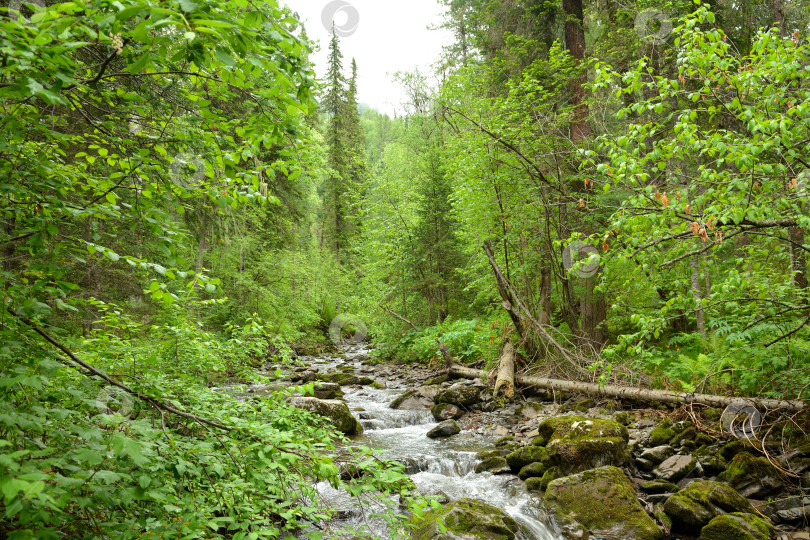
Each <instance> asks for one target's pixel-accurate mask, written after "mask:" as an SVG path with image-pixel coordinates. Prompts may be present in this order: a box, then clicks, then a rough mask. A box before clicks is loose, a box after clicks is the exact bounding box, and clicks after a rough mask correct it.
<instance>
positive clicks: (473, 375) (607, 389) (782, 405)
mask: <svg viewBox="0 0 810 540" xmlns="http://www.w3.org/2000/svg"><path fill="white" fill-rule="evenodd" d="M450 374H451V375H455V376H457V377H465V378H468V379H478V378H482V379H486V378H487V377H488V376H489V373H487V372H486V371H483V370H479V369H471V368H468V367H464V366H459V365H453V366H451V368H450ZM515 382H516V383H517V384H519V385H522V386H533V387H536V388H544V389H546V390H555V391H561V392H578V393H582V394H590V395H594V396H601V397H610V398H618V399H630V400H636V401H647V402H659V403H697V404H699V405H707V406H709V407H727V406H728V405H731V404H733V403H740V402H746V403H750V404H752V405H754V406H755V407H757V408H758V409H759V410H760V411H768V410H783V411H787V412H799V411H803V410H804V409H805V405H804V402H803V401H788V400H783V399H768V398H747V397H726V396H715V395H711V394H687V393H684V392H673V391H671V390H649V389H645V388H632V387H629V386H616V385H612V384H606V385H605V386H599V385H598V384H594V383H586V382H577V381H562V380H559V379H546V378H544V377H521V376H518V377H515Z"/></svg>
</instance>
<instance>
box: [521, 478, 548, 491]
mask: <svg viewBox="0 0 810 540" xmlns="http://www.w3.org/2000/svg"><path fill="white" fill-rule="evenodd" d="M542 480H543V479H542V478H538V477H536V476H535V477H532V478H527V479H526V482H525V485H526V489H528V490H529V491H543V490H545V489H546V488H545V485H543V483H542Z"/></svg>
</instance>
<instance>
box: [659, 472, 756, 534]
mask: <svg viewBox="0 0 810 540" xmlns="http://www.w3.org/2000/svg"><path fill="white" fill-rule="evenodd" d="M664 512H665V513H666V514H667V516H669V518H670V519H671V520H672V527H673V530H675V531H679V532H684V533H692V534H697V533H699V532H700V530H701V529H702V528H703V527H705V526H706V525H708V524H709V522H710V521H711V520H712V519H713V518H715V517H717V516H719V515H722V514H725V513H730V512H744V513H753V512H754V507H753V506H751V503H750V502H748V500H747V499H746V498H745V497H743V496H742V495H740V494H739V493H737V491H735V490H734V488H732V487H731V486H729V485H727V484H723V483H721V482H714V481H712V480H703V481H700V482H694V483H692V484H689V485H688V486H686V487H685V488H684V489H682V490H681V491H679V492H678V493H675V494H674V495H672V496H671V497H670V498H669V499H667V501H666V502H665V503H664Z"/></svg>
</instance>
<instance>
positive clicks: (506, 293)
mask: <svg viewBox="0 0 810 540" xmlns="http://www.w3.org/2000/svg"><path fill="white" fill-rule="evenodd" d="M483 247H484V253H486V254H487V258H488V259H489V264H490V266H491V267H492V272H493V273H494V274H495V281H496V283H497V285H498V292H499V293H500V294H501V298H502V299H503V303H502V304H501V305H502V306H503V308H504V309H505V310H506V312H507V313H508V314H509V318H510V319H512V324H513V325H514V327H515V331H516V332H517V334H518V336H520V339H521V342H522V343H523V346H524V347H526V352H527V353H528V354H529V356H534V355H535V354H536V353H537V348H536V347H535V345H534V342H533V341H532V339H531V336H529V335H528V333H527V332H526V326H525V325H524V324H523V318H522V317H521V315H520V312H519V311H518V310H517V309H516V308H517V304H518V303H519V302H520V300H519V299H518V298H517V296H516V295H515V294H513V292H514V291H513V290H512V288H511V287H509V281H508V280H507V279H506V277H505V276H504V275H503V272H502V271H501V269H500V267H499V266H498V263H497V262H496V261H495V253H494V252H493V251H492V243H491V242H490V241H489V240H487V241H486V242H484V246H483Z"/></svg>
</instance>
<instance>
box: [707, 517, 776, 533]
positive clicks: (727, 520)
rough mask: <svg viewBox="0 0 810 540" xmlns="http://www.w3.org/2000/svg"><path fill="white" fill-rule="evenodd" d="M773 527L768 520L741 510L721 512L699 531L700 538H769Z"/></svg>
mask: <svg viewBox="0 0 810 540" xmlns="http://www.w3.org/2000/svg"><path fill="white" fill-rule="evenodd" d="M773 533H774V528H773V525H771V524H770V523H769V522H768V521H766V520H765V519H763V518H761V517H759V516H757V515H755V514H746V513H742V512H734V513H732V514H723V515H722V516H717V517H716V518H714V519H712V520H711V521H710V522H709V524H708V525H706V526H705V527H703V530H701V531H700V540H769V539H770V538H772V537H773Z"/></svg>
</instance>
